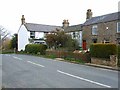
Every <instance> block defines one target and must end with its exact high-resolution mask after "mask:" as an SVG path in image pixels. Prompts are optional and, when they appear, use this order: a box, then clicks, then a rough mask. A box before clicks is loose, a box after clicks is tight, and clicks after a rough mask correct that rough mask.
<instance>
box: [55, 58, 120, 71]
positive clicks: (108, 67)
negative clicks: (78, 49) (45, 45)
mask: <svg viewBox="0 0 120 90" xmlns="http://www.w3.org/2000/svg"><path fill="white" fill-rule="evenodd" d="M56 60H59V61H65V60H64V59H62V58H56ZM66 62H69V61H66ZM71 63H75V62H71ZM85 65H87V66H92V67H97V68H104V69H110V70H116V71H120V68H119V67H111V66H105V65H98V64H93V63H85Z"/></svg>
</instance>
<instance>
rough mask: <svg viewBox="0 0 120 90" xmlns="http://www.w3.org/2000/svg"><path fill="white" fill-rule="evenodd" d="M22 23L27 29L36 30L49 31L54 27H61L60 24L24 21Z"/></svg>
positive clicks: (54, 28)
mask: <svg viewBox="0 0 120 90" xmlns="http://www.w3.org/2000/svg"><path fill="white" fill-rule="evenodd" d="M24 25H25V27H26V28H27V30H28V31H36V32H51V31H53V30H56V29H61V27H60V26H53V25H44V24H34V23H25V24H24Z"/></svg>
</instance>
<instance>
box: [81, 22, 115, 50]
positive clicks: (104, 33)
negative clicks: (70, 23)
mask: <svg viewBox="0 0 120 90" xmlns="http://www.w3.org/2000/svg"><path fill="white" fill-rule="evenodd" d="M94 25H97V27H98V35H92V26H93V25H88V26H83V34H82V40H86V47H87V49H88V48H89V47H90V44H91V43H93V39H97V43H102V42H104V40H105V39H108V40H109V42H110V43H115V44H116V33H117V21H111V22H105V23H98V24H94ZM107 27H108V29H107Z"/></svg>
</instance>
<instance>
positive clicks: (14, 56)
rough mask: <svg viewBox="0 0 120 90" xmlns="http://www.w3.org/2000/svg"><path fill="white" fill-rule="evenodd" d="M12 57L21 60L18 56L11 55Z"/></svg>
mask: <svg viewBox="0 0 120 90" xmlns="http://www.w3.org/2000/svg"><path fill="white" fill-rule="evenodd" d="M13 58H15V59H18V60H22V59H21V58H18V57H15V56H13Z"/></svg>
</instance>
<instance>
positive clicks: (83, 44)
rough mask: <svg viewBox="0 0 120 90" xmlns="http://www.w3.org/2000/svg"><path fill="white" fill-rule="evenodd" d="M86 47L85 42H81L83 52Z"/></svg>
mask: <svg viewBox="0 0 120 90" xmlns="http://www.w3.org/2000/svg"><path fill="white" fill-rule="evenodd" d="M86 45H87V43H86V40H83V43H82V48H83V50H86V49H87V48H86Z"/></svg>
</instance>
